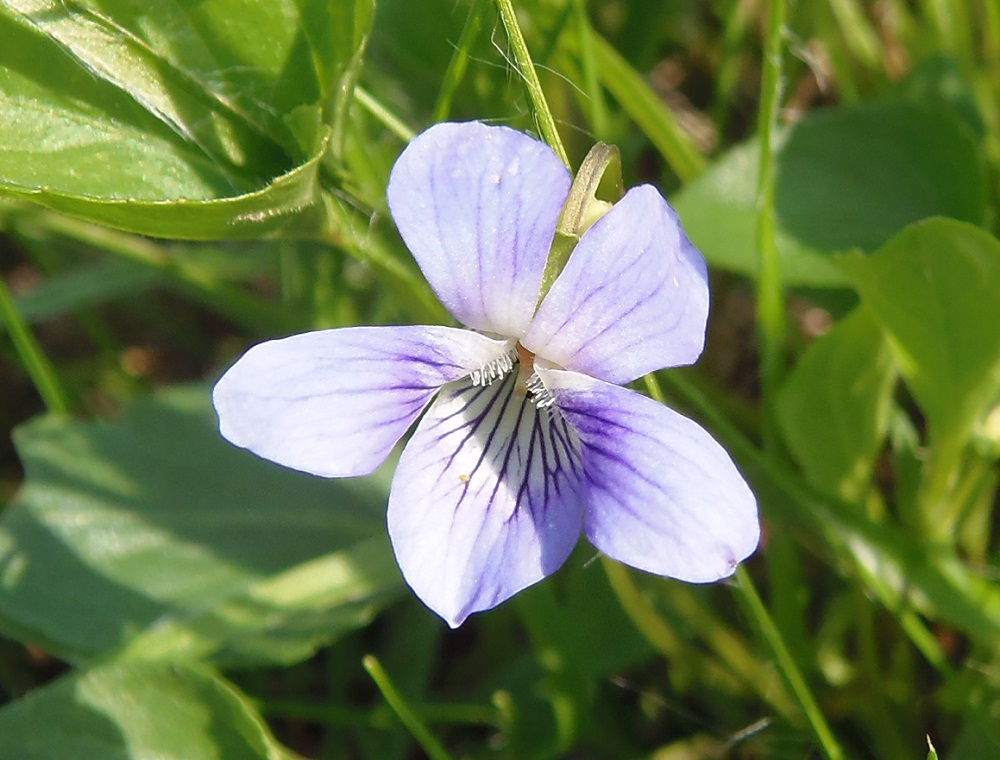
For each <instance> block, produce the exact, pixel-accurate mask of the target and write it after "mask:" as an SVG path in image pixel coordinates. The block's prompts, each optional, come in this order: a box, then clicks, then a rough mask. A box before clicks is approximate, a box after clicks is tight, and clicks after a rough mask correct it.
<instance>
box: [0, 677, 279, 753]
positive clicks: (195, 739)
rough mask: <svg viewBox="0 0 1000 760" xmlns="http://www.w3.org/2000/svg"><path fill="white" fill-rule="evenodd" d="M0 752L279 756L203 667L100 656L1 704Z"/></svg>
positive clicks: (231, 691) (261, 727) (247, 709)
mask: <svg viewBox="0 0 1000 760" xmlns="http://www.w3.org/2000/svg"><path fill="white" fill-rule="evenodd" d="M0 737H2V739H0V760H53V758H59V760H139V759H140V758H157V760H218V759H219V758H234V759H236V758H238V759H239V760H286V759H290V758H291V757H292V754H291V753H290V752H288V751H287V750H284V749H283V748H282V747H281V746H279V745H278V743H277V742H276V741H275V740H274V738H273V737H272V736H271V733H270V731H269V730H268V728H267V726H266V725H265V723H264V721H263V719H262V718H261V717H260V716H259V715H258V714H257V713H256V712H254V710H253V708H252V707H251V706H250V704H249V703H248V701H247V699H246V698H245V697H244V696H243V695H242V694H240V693H239V692H238V691H237V690H236V689H235V688H233V687H232V686H231V685H230V684H228V683H226V682H225V681H223V680H222V679H221V678H219V677H218V676H217V675H216V674H214V673H213V672H212V671H211V670H209V669H208V668H205V667H203V666H199V665H189V664H179V663H152V662H137V661H130V662H115V661H111V662H107V663H103V664H101V665H97V666H95V667H93V668H89V669H87V670H85V671H82V672H77V673H74V674H72V675H69V676H66V677H64V678H62V679H60V680H58V681H55V682H54V683H51V684H49V685H48V686H45V687H44V688H42V689H39V690H38V691H35V692H32V693H30V694H28V695H27V696H26V697H24V698H22V699H20V700H18V701H16V702H12V703H9V704H8V705H6V706H5V707H4V708H3V709H2V710H0Z"/></svg>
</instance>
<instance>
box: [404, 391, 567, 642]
mask: <svg viewBox="0 0 1000 760" xmlns="http://www.w3.org/2000/svg"><path fill="white" fill-rule="evenodd" d="M515 386H516V373H511V374H509V375H508V376H507V377H506V378H505V379H504V380H502V381H500V382H496V383H493V384H492V385H490V386H485V387H483V386H474V385H471V384H470V383H455V384H453V385H450V386H448V387H446V388H444V389H443V390H442V391H441V394H440V396H438V398H437V399H435V401H434V403H433V404H432V405H431V407H430V409H428V410H427V414H425V415H424V417H423V418H422V419H421V420H420V424H419V425H418V426H417V430H416V432H415V433H414V434H413V437H412V438H411V439H410V441H409V443H408V444H407V445H406V449H405V450H404V451H403V455H402V457H401V458H400V460H399V465H398V467H397V468H396V474H395V477H394V478H393V481H392V491H391V493H390V495H389V536H390V538H391V539H392V545H393V548H394V549H395V552H396V559H397V561H398V562H399V566H400V569H401V570H402V571H403V577H404V578H406V582H407V583H409V584H410V586H411V587H412V588H413V590H414V592H416V594H417V596H419V597H420V598H421V599H422V600H423V601H424V603H425V604H426V605H427V606H428V607H430V608H431V609H432V610H434V611H435V612H436V613H437V614H439V615H440V616H441V617H443V618H444V619H445V620H446V621H447V622H448V623H449V625H451V626H452V627H455V626H458V625H459V624H460V623H461V622H462V621H463V620H465V618H466V617H467V616H468V615H469V614H471V613H473V612H477V611H480V610H486V609H490V608H491V607H494V606H496V605H497V604H500V602H502V601H504V600H505V599H507V598H509V597H511V596H513V595H514V594H516V593H517V592H518V591H520V590H521V589H523V588H525V587H526V586H530V585H531V584H533V583H535V582H536V581H538V580H541V579H542V578H544V577H545V576H546V575H549V574H550V573H553V572H555V570H557V569H558V568H559V567H560V566H561V565H562V563H563V562H564V561H565V560H566V557H568V556H569V554H570V552H571V551H572V549H573V546H574V545H575V544H576V542H577V540H578V539H579V536H580V528H581V523H582V517H583V506H582V505H583V501H582V499H581V496H580V488H581V482H582V475H581V472H580V461H579V449H578V444H577V442H576V439H575V438H574V437H573V434H572V432H571V431H570V430H569V429H568V428H567V426H566V423H565V422H564V421H563V420H562V419H561V418H560V417H558V415H556V414H552V413H551V412H549V411H546V410H538V409H537V408H536V406H535V405H534V403H533V402H531V401H529V400H527V399H526V398H525V397H524V396H523V395H521V394H519V393H517V392H516V391H515Z"/></svg>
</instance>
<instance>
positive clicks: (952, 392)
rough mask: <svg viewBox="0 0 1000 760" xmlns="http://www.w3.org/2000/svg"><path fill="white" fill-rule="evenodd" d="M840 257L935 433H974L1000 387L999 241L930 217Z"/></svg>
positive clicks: (939, 435) (941, 436) (942, 436)
mask: <svg viewBox="0 0 1000 760" xmlns="http://www.w3.org/2000/svg"><path fill="white" fill-rule="evenodd" d="M841 263H842V265H843V267H844V270H845V271H846V272H847V273H848V275H849V276H850V278H851V281H852V283H853V284H854V286H855V288H857V290H858V292H859V293H860V294H861V299H862V302H863V303H864V304H866V305H867V306H868V308H869V309H870V310H871V311H872V313H873V314H874V315H875V317H876V319H877V320H878V321H879V323H880V324H881V326H882V327H883V329H884V330H885V331H886V333H887V334H888V336H889V341H890V345H891V347H892V350H893V354H894V356H895V358H896V362H897V364H898V365H899V369H900V372H901V373H902V375H903V377H904V378H905V379H906V381H907V383H908V384H909V387H910V389H911V390H912V391H913V395H914V397H915V398H916V400H917V402H918V403H919V404H920V406H921V408H922V409H923V411H924V413H925V414H926V415H927V419H928V422H929V424H930V430H931V436H932V438H934V439H937V440H941V439H947V440H953V439H955V438H962V437H964V436H965V435H967V434H968V432H969V429H970V428H971V427H972V425H973V424H974V423H975V421H976V419H977V418H978V417H979V416H980V415H981V414H983V412H984V411H985V410H986V409H987V407H988V406H989V405H990V404H991V402H993V401H995V399H996V398H997V395H998V394H1000V319H998V318H997V314H998V313H1000V241H997V239H996V238H994V237H992V236H991V235H990V234H988V233H987V232H984V231H983V230H981V229H979V228H978V227H974V226H972V225H970V224H964V223H962V222H956V221H953V220H950V219H929V220H927V221H925V222H920V223H918V224H915V225H913V226H911V227H908V228H907V229H906V230H904V231H903V232H901V233H900V234H899V235H897V236H895V237H894V238H893V239H892V240H890V241H889V242H888V243H886V244H885V245H884V246H882V247H881V248H880V249H879V250H878V251H876V252H875V253H874V254H872V255H871V256H869V257H867V258H866V257H863V256H860V255H855V256H849V257H845V258H844V259H843V260H842V262H841Z"/></svg>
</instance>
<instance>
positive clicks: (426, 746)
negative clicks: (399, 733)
mask: <svg viewBox="0 0 1000 760" xmlns="http://www.w3.org/2000/svg"><path fill="white" fill-rule="evenodd" d="M362 665H363V666H364V668H365V670H366V671H367V672H368V675H370V676H371V678H372V680H373V681H374V682H375V685H376V686H377V687H378V690H379V691H380V692H382V696H383V697H385V701H386V702H388V703H389V707H391V708H392V710H393V712H395V713H396V715H397V716H398V717H399V720H400V721H401V722H402V723H403V725H404V726H406V730H407V731H409V732H410V734H411V735H412V736H413V738H414V739H416V740H417V743H418V744H419V745H420V747H421V748H422V749H423V751H424V752H425V753H426V754H427V756H428V757H429V758H430V759H431V760H451V755H449V754H448V751H447V750H446V749H445V748H444V747H442V746H441V743H440V742H438V740H437V739H435V738H434V735H433V734H432V733H431V732H430V729H428V728H427V726H425V725H424V724H423V721H421V720H420V718H418V717H417V714H416V713H415V712H414V711H413V710H412V709H411V708H410V706H409V705H408V704H406V701H405V700H404V699H403V697H402V695H401V694H400V693H399V691H398V690H397V689H396V686H395V685H394V684H393V683H392V681H391V680H390V678H389V675H388V674H387V673H386V672H385V670H384V669H383V668H382V664H381V663H380V662H379V661H378V660H377V659H375V657H374V656H373V655H370V654H369V655H365V658H364V659H363V660H362Z"/></svg>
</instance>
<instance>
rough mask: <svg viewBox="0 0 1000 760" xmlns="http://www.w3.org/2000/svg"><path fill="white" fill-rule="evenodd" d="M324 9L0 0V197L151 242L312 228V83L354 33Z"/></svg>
mask: <svg viewBox="0 0 1000 760" xmlns="http://www.w3.org/2000/svg"><path fill="white" fill-rule="evenodd" d="M328 5H329V4H328V3H323V2H320V0H297V1H296V0H273V1H271V0H206V2H201V3H197V4H196V5H194V6H192V7H182V6H180V5H177V4H169V3H168V4H162V3H161V4H154V5H153V6H148V5H147V4H137V3H133V2H131V1H130V0H88V1H87V2H61V1H59V2H56V0H2V2H0V38H2V39H3V40H4V45H3V46H2V47H0V114H2V115H3V117H4V118H3V119H2V120H0V145H2V146H3V148H4V150H3V151H2V153H0V192H2V193H4V194H6V195H8V196H11V197H15V198H23V199H27V200H31V201H34V202H36V203H40V204H43V205H46V206H49V207H51V208H55V209H58V210H60V211H64V212H67V213H70V214H74V215H76V216H80V217H83V218H86V219H90V220H93V221H97V222H100V223H102V224H108V225H111V226H115V227H119V228H121V229H127V230H131V231H135V232H141V233H144V234H150V235H158V236H162V237H175V238H193V239H210V238H238V237H248V236H259V235H261V234H265V233H268V232H272V231H276V230H286V229H289V228H291V229H292V230H293V231H297V232H302V233H304V234H314V233H316V232H317V231H319V230H322V229H323V228H324V225H325V224H326V216H325V209H324V208H323V206H322V204H321V203H320V202H319V195H318V186H317V170H318V164H319V160H320V157H321V156H322V154H323V153H324V152H325V150H326V144H327V141H328V135H329V129H328V128H327V127H326V126H324V124H323V122H322V110H323V104H324V101H325V99H326V98H327V97H328V95H329V97H331V98H332V97H333V95H334V94H340V92H341V90H340V89H339V88H340V85H341V82H340V81H339V80H336V81H334V80H328V79H326V78H325V77H326V76H327V74H328V73H329V72H331V71H335V70H338V68H337V67H338V66H340V67H341V68H343V67H348V68H349V67H350V65H351V63H352V62H353V63H354V64H356V54H357V52H358V46H360V44H361V39H362V38H361V37H360V36H359V35H358V34H357V33H355V32H354V31H352V32H351V33H350V34H348V35H346V36H345V34H343V33H342V31H341V30H339V27H338V24H339V23H340V20H339V16H337V14H335V13H332V12H331V11H330V10H329V9H328V8H327V6H328ZM357 5H358V8H357V9H356V10H355V15H356V16H357V19H358V23H367V17H366V16H365V13H364V12H363V10H364V6H366V3H363V2H360V1H359V3H358V4H357ZM367 5H370V4H367ZM338 7H339V6H338ZM369 12H370V8H369ZM335 27H336V28H337V30H338V31H337V33H333V32H330V31H329V30H330V29H333V28H335ZM324 30H326V31H324ZM39 62H44V65H40V63H39ZM321 76H322V77H324V78H323V79H321V78H320V77H321ZM331 91H333V92H331Z"/></svg>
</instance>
